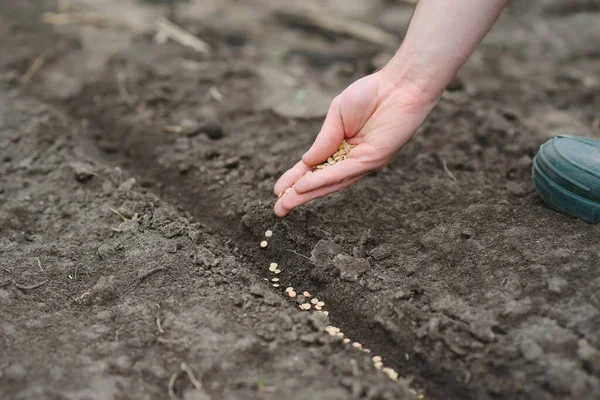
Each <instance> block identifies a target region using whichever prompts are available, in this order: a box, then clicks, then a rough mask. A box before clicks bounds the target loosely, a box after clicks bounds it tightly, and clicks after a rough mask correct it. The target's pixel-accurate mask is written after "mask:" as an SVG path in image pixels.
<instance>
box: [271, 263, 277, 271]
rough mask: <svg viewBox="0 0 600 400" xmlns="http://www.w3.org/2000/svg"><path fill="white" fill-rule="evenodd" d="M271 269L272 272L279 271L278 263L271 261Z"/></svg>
mask: <svg viewBox="0 0 600 400" xmlns="http://www.w3.org/2000/svg"><path fill="white" fill-rule="evenodd" d="M269 271H271V272H275V271H277V264H275V263H271V265H270V266H269Z"/></svg>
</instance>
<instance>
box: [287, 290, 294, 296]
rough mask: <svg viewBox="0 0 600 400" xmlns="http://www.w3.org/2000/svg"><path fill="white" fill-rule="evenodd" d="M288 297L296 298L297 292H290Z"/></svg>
mask: <svg viewBox="0 0 600 400" xmlns="http://www.w3.org/2000/svg"><path fill="white" fill-rule="evenodd" d="M288 296H290V297H296V292H294V291H293V290H290V291H289V292H288Z"/></svg>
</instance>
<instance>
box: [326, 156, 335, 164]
mask: <svg viewBox="0 0 600 400" xmlns="http://www.w3.org/2000/svg"><path fill="white" fill-rule="evenodd" d="M327 164H329V165H333V164H335V161H333V158H331V157H329V158H328V159H327Z"/></svg>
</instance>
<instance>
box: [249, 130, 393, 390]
mask: <svg viewBox="0 0 600 400" xmlns="http://www.w3.org/2000/svg"><path fill="white" fill-rule="evenodd" d="M344 143H345V142H344ZM272 236H273V232H272V231H271V230H268V231H266V232H265V237H267V238H270V237H272ZM268 245H269V243H268V242H267V241H266V240H263V241H262V242H261V243H260V247H262V248H263V249H264V248H265V247H267V246H268ZM269 272H271V273H273V274H274V275H279V274H280V273H281V269H279V265H278V264H277V263H274V262H272V263H270V264H269ZM265 280H267V281H270V282H271V284H272V286H273V287H274V288H279V281H280V280H279V278H278V277H277V276H275V277H272V278H265ZM285 293H286V294H287V295H288V296H289V297H291V298H296V299H297V300H300V305H299V308H300V309H301V310H302V311H310V310H312V309H314V311H315V312H320V313H323V314H325V315H329V311H326V310H324V308H325V302H324V301H322V300H319V299H318V298H316V297H312V296H311V294H310V293H309V292H308V291H306V290H305V291H302V294H299V293H300V291H299V290H296V289H294V288H293V287H292V286H288V287H287V288H286V289H285ZM325 332H327V333H328V334H329V335H331V336H338V337H341V338H343V339H342V342H343V343H344V344H350V343H352V347H353V348H355V349H357V350H360V351H363V352H365V353H370V352H371V350H369V349H365V348H363V345H362V344H360V343H359V342H352V340H350V339H349V338H347V337H344V333H343V332H342V331H341V330H340V328H337V327H335V326H328V327H326V328H325ZM372 360H373V366H374V367H375V368H377V369H379V370H381V371H382V372H383V373H385V374H386V375H387V376H388V377H389V378H390V379H392V380H394V381H397V380H398V373H397V372H396V371H395V370H394V369H392V368H389V367H384V366H383V359H382V358H381V356H373V358H372Z"/></svg>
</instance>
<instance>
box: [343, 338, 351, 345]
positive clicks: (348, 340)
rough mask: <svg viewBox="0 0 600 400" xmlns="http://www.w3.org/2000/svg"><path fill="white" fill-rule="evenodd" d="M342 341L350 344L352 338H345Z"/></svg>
mask: <svg viewBox="0 0 600 400" xmlns="http://www.w3.org/2000/svg"><path fill="white" fill-rule="evenodd" d="M342 342H343V343H344V344H348V343H350V339H348V338H345V339H344V340H342Z"/></svg>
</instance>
